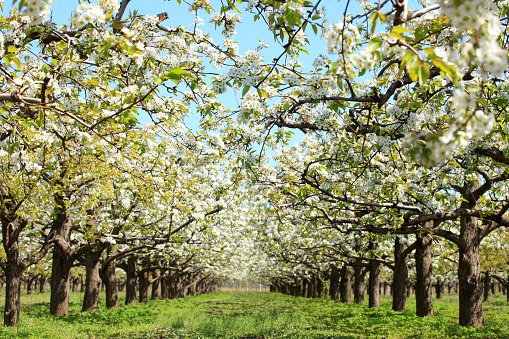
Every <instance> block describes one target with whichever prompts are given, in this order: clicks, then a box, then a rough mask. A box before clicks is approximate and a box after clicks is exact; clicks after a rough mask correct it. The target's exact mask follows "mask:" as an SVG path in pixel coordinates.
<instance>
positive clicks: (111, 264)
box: [99, 245, 118, 308]
mask: <svg viewBox="0 0 509 339" xmlns="http://www.w3.org/2000/svg"><path fill="white" fill-rule="evenodd" d="M107 251H108V254H109V255H114V254H115V251H113V246H111V245H110V246H108V249H107ZM116 266H117V261H116V260H115V259H111V260H110V258H109V257H108V258H107V259H106V262H105V263H103V265H102V266H101V269H100V270H99V274H100V276H101V280H102V282H103V283H104V286H105V289H106V308H117V307H118V283H117V275H116V273H115V268H116Z"/></svg>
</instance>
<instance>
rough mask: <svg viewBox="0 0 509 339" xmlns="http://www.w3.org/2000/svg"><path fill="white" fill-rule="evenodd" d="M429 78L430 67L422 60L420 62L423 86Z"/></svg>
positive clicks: (420, 77) (420, 75) (420, 78)
mask: <svg viewBox="0 0 509 339" xmlns="http://www.w3.org/2000/svg"><path fill="white" fill-rule="evenodd" d="M428 78H429V68H428V66H427V65H426V63H424V62H421V63H420V64H419V84H421V86H424V83H425V82H426V81H427V80H428Z"/></svg>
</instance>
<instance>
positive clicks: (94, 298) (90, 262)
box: [81, 248, 103, 312]
mask: <svg viewBox="0 0 509 339" xmlns="http://www.w3.org/2000/svg"><path fill="white" fill-rule="evenodd" d="M102 251H103V249H102V248H97V249H95V250H92V251H88V252H86V253H85V270H86V278H85V296H84V297H83V305H82V308H81V311H82V312H88V311H98V310H99V306H98V304H99V285H100V283H101V282H100V279H99V259H100V258H101V254H102Z"/></svg>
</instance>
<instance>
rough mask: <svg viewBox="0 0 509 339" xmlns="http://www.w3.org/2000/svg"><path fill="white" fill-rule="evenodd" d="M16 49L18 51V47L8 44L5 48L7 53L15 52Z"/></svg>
mask: <svg viewBox="0 0 509 339" xmlns="http://www.w3.org/2000/svg"><path fill="white" fill-rule="evenodd" d="M17 51H19V49H17V48H16V46H14V45H9V47H8V48H7V52H9V53H15V52H17Z"/></svg>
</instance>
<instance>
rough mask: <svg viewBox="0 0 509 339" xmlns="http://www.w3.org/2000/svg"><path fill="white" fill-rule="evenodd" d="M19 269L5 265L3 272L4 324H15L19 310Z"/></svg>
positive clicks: (17, 321)
mask: <svg viewBox="0 0 509 339" xmlns="http://www.w3.org/2000/svg"><path fill="white" fill-rule="evenodd" d="M21 273H22V272H21V270H19V269H18V268H17V267H13V266H7V270H6V272H5V309H4V325H5V326H16V325H17V324H18V323H19V314H20V310H21Z"/></svg>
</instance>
